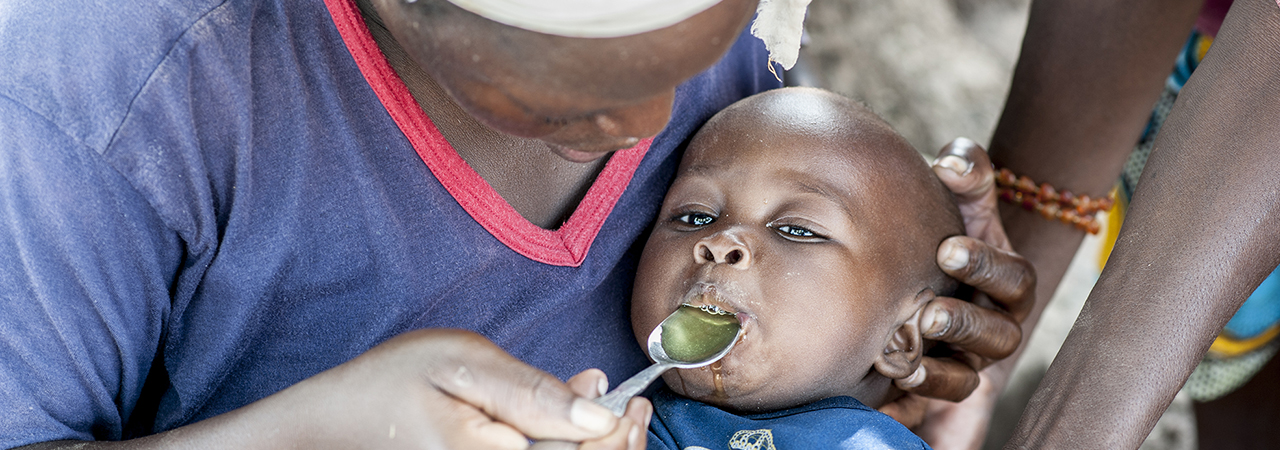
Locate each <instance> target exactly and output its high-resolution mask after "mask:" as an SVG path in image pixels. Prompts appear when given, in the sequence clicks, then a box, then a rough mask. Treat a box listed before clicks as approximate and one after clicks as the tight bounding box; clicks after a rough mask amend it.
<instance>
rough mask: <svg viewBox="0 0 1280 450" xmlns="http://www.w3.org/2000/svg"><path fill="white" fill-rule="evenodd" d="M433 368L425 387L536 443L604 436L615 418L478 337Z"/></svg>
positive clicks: (457, 347) (565, 386) (548, 376)
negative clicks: (469, 407) (467, 404)
mask: <svg viewBox="0 0 1280 450" xmlns="http://www.w3.org/2000/svg"><path fill="white" fill-rule="evenodd" d="M454 350H455V351H453V352H448V353H449V356H445V357H443V358H442V359H443V360H442V361H439V363H437V364H432V365H431V368H430V369H429V370H428V371H427V372H428V373H427V379H428V382H429V383H431V384H432V385H434V386H435V387H437V388H438V389H440V390H441V391H443V392H445V393H447V394H449V395H451V396H453V397H454V398H457V399H459V400H460V401H462V402H465V403H469V404H471V405H473V406H475V407H476V408H478V409H480V410H481V411H483V412H484V413H485V414H487V415H488V416H490V417H492V418H493V419H494V420H496V421H498V422H502V423H505V424H508V425H510V426H512V427H513V428H515V429H516V430H518V431H520V432H521V433H524V434H525V435H526V436H529V437H532V438H535V439H559V440H569V441H583V440H588V439H594V438H598V437H600V436H604V435H606V434H608V433H609V432H610V431H612V430H613V429H614V427H615V426H616V425H617V421H618V418H617V417H615V416H614V415H613V413H612V412H610V411H609V410H608V409H606V408H605V407H603V406H600V405H597V404H595V403H593V402H591V401H590V400H587V399H585V398H582V397H579V396H577V395H575V394H574V393H573V391H572V390H571V389H570V388H569V386H567V385H566V384H564V383H561V382H560V380H558V379H556V378H555V377H553V376H551V375H550V374H548V373H546V372H543V371H541V370H538V369H535V368H533V367H532V366H529V365H527V364H525V363H523V362H521V361H519V360H517V359H516V358H514V357H512V356H511V355H508V354H507V353H506V352H504V351H502V350H501V349H500V348H498V347H497V346H495V345H494V344H492V343H490V342H489V341H488V340H487V339H484V338H483V337H480V336H478V335H472V338H471V339H468V342H467V343H466V345H462V346H455V347H454Z"/></svg>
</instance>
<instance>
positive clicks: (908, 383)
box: [894, 365, 925, 389]
mask: <svg viewBox="0 0 1280 450" xmlns="http://www.w3.org/2000/svg"><path fill="white" fill-rule="evenodd" d="M924 379H925V373H924V365H919V366H916V371H915V372H911V376H909V377H906V378H902V379H898V380H894V383H895V384H897V385H898V387H900V388H903V389H910V388H913V387H916V386H919V385H920V384H922V383H924Z"/></svg>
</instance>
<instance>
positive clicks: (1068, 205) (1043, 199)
mask: <svg viewBox="0 0 1280 450" xmlns="http://www.w3.org/2000/svg"><path fill="white" fill-rule="evenodd" d="M996 189H997V192H998V193H999V194H1000V198H1001V199H1003V200H1004V201H1006V202H1009V203H1013V204H1015V205H1021V206H1022V208H1023V209H1026V210H1028V211H1035V212H1037V213H1040V215H1041V216H1044V218H1046V219H1049V220H1058V221H1060V222H1062V223H1065V224H1068V225H1073V226H1075V227H1076V228H1078V229H1080V230H1084V231H1086V232H1088V233H1089V234H1098V231H1099V230H1101V229H1102V224H1100V223H1099V222H1098V220H1097V218H1096V217H1095V216H1096V215H1097V214H1098V213H1099V212H1101V211H1107V210H1110V209H1111V206H1112V205H1115V202H1116V199H1115V194H1114V193H1112V194H1108V195H1107V196H1106V197H1103V198H1099V199H1095V198H1091V197H1089V196H1088V195H1075V194H1073V193H1072V192H1071V191H1068V190H1061V191H1060V190H1057V189H1054V187H1053V186H1052V185H1050V184H1049V183H1040V184H1039V185H1036V183H1035V181H1032V180H1031V178H1028V177H1026V176H1017V175H1014V173H1013V172H1012V171H1010V170H1009V169H1005V168H1000V170H999V171H997V172H996Z"/></svg>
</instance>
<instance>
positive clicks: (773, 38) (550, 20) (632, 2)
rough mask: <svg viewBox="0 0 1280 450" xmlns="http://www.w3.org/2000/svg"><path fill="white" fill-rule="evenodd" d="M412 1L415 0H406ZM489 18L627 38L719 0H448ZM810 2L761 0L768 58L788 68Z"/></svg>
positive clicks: (571, 33)
mask: <svg viewBox="0 0 1280 450" xmlns="http://www.w3.org/2000/svg"><path fill="white" fill-rule="evenodd" d="M405 1H409V2H413V1H416V0H405ZM448 1H449V2H450V3H453V4H454V5H457V6H458V7H460V8H462V9H465V10H467V11H471V12H472V13H475V14H476V15H479V16H481V17H484V18H486V19H489V20H492V21H494V22H498V23H502V24H506V25H510V26H513V27H516V28H522V29H525V30H529V31H536V32H539V33H546V34H553V35H557V36H567V37H580V38H610V37H620V36H630V35H633V34H640V33H644V32H648V31H653V30H657V29H660V28H666V27H669V26H672V25H675V24H676V23H679V22H681V21H683V20H685V19H688V18H690V17H693V16H694V15H695V14H698V13H700V12H703V11H706V10H707V8H710V7H712V6H715V5H716V4H717V3H720V0H448ZM809 1H810V0H760V4H759V6H758V7H757V8H756V20H755V23H753V24H751V34H752V35H754V36H755V37H758V38H760V40H762V41H764V45H765V48H767V49H769V60H770V61H773V62H777V63H779V64H782V68H784V69H790V68H792V67H793V66H795V65H796V58H797V57H798V56H799V54H800V36H801V34H802V32H803V31H804V15H805V10H806V9H807V8H808V6H809ZM770 70H772V66H770Z"/></svg>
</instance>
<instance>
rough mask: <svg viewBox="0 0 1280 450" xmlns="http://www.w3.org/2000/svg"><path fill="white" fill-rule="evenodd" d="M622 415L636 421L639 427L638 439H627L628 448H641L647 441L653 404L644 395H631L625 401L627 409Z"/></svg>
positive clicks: (638, 449) (637, 449) (640, 449)
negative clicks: (628, 399) (629, 398)
mask: <svg viewBox="0 0 1280 450" xmlns="http://www.w3.org/2000/svg"><path fill="white" fill-rule="evenodd" d="M623 416H625V417H627V418H629V419H631V420H633V421H635V422H636V424H637V425H638V427H639V428H640V436H639V439H630V440H628V447H627V448H628V449H630V450H642V449H644V448H645V445H646V442H648V436H649V433H648V432H649V422H650V421H652V420H653V404H652V403H650V402H649V399H647V398H644V397H632V398H631V401H629V402H627V411H626V412H625V413H624V414H623Z"/></svg>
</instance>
